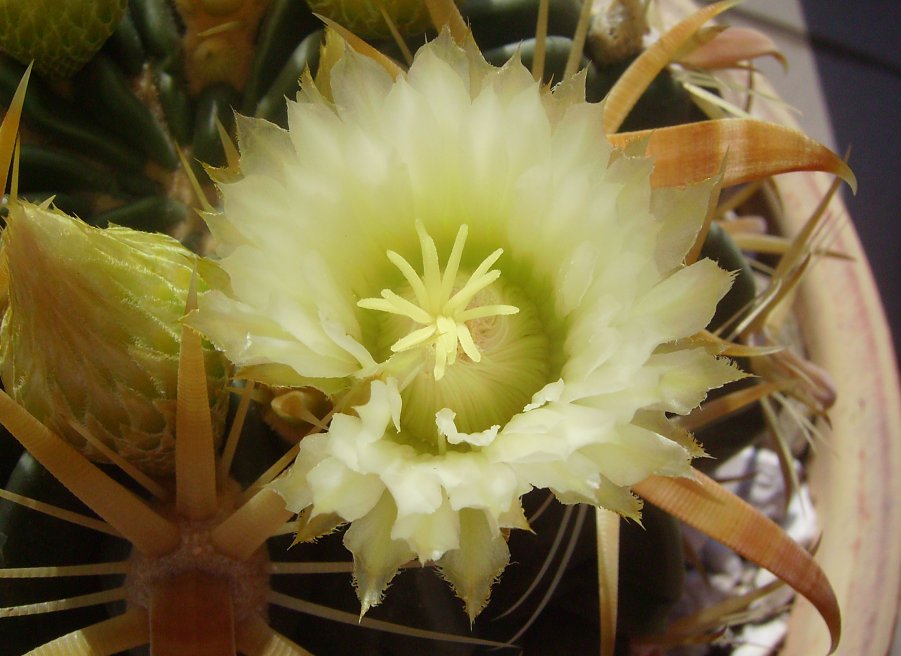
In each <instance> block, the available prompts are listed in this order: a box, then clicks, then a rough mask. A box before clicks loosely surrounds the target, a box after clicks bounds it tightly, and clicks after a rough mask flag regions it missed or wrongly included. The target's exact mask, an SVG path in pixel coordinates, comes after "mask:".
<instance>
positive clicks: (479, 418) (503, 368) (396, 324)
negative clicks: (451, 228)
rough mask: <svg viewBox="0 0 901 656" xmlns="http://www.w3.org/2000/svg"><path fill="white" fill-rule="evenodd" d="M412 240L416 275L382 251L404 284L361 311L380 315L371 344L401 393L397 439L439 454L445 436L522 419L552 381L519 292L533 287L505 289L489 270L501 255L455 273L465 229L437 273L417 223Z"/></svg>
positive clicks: (526, 299)
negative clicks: (418, 265) (418, 257)
mask: <svg viewBox="0 0 901 656" xmlns="http://www.w3.org/2000/svg"><path fill="white" fill-rule="evenodd" d="M416 232H417V235H418V236H419V245H420V250H421V253H422V275H419V273H417V271H416V270H415V269H414V268H413V266H412V265H411V264H410V263H409V262H408V261H407V260H406V259H404V258H403V257H402V256H400V255H399V254H397V253H395V252H394V251H388V259H389V260H390V261H391V262H392V263H393V264H394V265H395V266H396V267H397V268H398V270H399V271H400V272H401V274H402V275H403V279H404V281H405V283H403V284H402V285H401V286H399V287H397V288H395V290H390V289H384V290H382V292H381V297H380V298H365V299H362V300H361V301H359V302H358V305H359V306H360V307H362V308H366V309H370V310H378V311H379V313H380V316H381V317H382V319H381V321H380V322H379V324H378V333H377V335H373V346H374V347H375V352H378V353H381V354H383V356H388V357H387V360H386V361H385V363H384V369H383V373H384V374H385V375H390V376H393V377H395V378H397V380H398V383H399V385H400V389H401V398H402V411H401V421H400V425H401V434H400V435H398V439H399V440H400V441H403V442H407V443H412V444H418V445H421V446H422V445H424V446H425V447H426V448H427V449H428V450H430V451H433V452H435V453H443V452H444V450H445V447H446V446H447V445H446V444H445V437H446V434H447V432H448V431H449V430H450V428H453V430H454V431H459V432H460V433H467V434H469V433H477V432H482V431H486V430H491V429H494V430H495V431H496V430H497V427H499V426H502V425H503V424H505V423H506V422H507V421H509V419H510V418H511V417H512V416H513V415H515V414H516V413H518V412H521V411H522V409H523V407H524V406H525V405H526V404H527V403H529V401H530V400H531V398H532V395H533V394H534V393H535V392H536V391H538V390H539V389H541V388H542V387H543V386H544V385H545V384H547V383H548V382H549V381H548V377H549V371H550V357H549V344H550V341H549V340H548V337H547V335H546V334H545V330H544V326H543V324H542V321H541V320H540V316H539V312H538V310H537V308H536V307H535V304H534V303H533V301H532V299H531V298H530V296H529V294H528V293H526V291H527V288H529V287H530V286H528V285H527V287H526V288H520V287H518V286H516V285H515V284H511V281H509V280H505V279H504V278H501V272H500V271H499V270H497V269H493V268H492V267H493V266H494V265H495V263H496V262H497V261H498V259H499V258H500V257H501V255H502V253H503V251H502V249H497V250H495V251H494V252H492V253H491V254H490V255H488V257H486V258H484V259H483V260H482V261H481V262H480V263H478V265H477V266H475V268H470V266H466V265H464V266H463V267H461V262H467V259H466V258H465V257H464V256H463V249H464V246H465V245H466V238H467V235H468V227H467V226H465V225H463V226H461V227H460V229H459V230H458V232H457V235H456V238H455V240H454V243H453V247H452V248H451V252H450V255H449V256H448V258H447V263H446V265H445V266H444V269H443V271H442V269H441V266H440V265H439V256H438V249H437V248H436V246H435V242H434V240H433V239H432V238H431V236H429V234H428V233H427V232H426V230H425V227H424V226H423V225H422V224H421V223H419V222H417V224H416ZM472 259H473V258H471V259H470V261H469V263H468V264H471V263H472ZM470 271H471V273H470ZM389 345H390V346H389ZM448 410H449V411H450V412H448ZM442 411H443V412H442ZM439 415H440V416H439ZM449 417H453V419H448V418H449ZM442 422H443V423H442ZM448 422H452V423H453V426H450V424H449V423H448ZM439 425H440V426H441V428H439ZM463 441H464V442H466V443H467V444H465V445H463V446H461V447H459V448H462V449H469V448H474V447H472V444H473V441H472V440H463ZM454 444H456V442H454Z"/></svg>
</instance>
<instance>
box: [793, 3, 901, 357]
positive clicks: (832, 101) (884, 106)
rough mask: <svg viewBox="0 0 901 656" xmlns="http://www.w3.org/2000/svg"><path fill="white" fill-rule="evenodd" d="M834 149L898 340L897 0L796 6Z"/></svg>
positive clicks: (900, 140)
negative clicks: (844, 154) (852, 189)
mask: <svg viewBox="0 0 901 656" xmlns="http://www.w3.org/2000/svg"><path fill="white" fill-rule="evenodd" d="M801 5H802V7H803V10H804V19H805V21H806V23H807V29H808V42H809V43H810V46H811V48H812V50H813V53H814V57H815V59H816V66H817V71H818V73H819V77H820V84H821V87H822V90H823V94H824V95H825V98H826V104H827V108H828V111H829V116H830V118H831V121H832V129H833V133H834V134H835V142H836V144H837V145H838V148H839V149H840V151H841V150H843V149H844V148H846V147H848V146H851V148H852V151H851V166H852V168H853V169H854V172H855V173H856V174H857V179H858V181H859V182H860V188H859V191H858V193H857V196H851V194H850V193H848V192H847V190H845V202H846V203H847V206H848V210H849V211H850V213H851V217H852V219H853V221H854V225H855V227H856V228H857V231H858V233H859V234H860V238H861V240H862V241H863V245H864V248H865V249H866V251H867V254H868V256H869V259H870V264H871V266H872V268H873V273H874V275H875V277H876V282H877V284H878V285H879V289H880V292H881V293H882V300H883V304H884V306H885V310H886V314H887V315H888V318H889V322H890V324H891V326H892V330H893V333H894V340H895V351H896V355H897V353H898V352H899V343H901V342H899V337H901V324H899V321H901V275H899V262H901V254H899V249H901V243H899V238H898V235H899V234H901V230H899V227H898V224H899V222H901V136H899V125H901V1H899V0H861V1H858V2H845V1H839V0H801Z"/></svg>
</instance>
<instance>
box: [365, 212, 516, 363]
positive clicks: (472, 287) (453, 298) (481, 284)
mask: <svg viewBox="0 0 901 656" xmlns="http://www.w3.org/2000/svg"><path fill="white" fill-rule="evenodd" d="M416 233H417V235H418V236H419V247H420V250H421V252H422V275H420V274H418V273H417V272H416V270H415V269H414V268H413V266H412V265H411V264H410V263H409V262H408V261H407V260H406V259H404V257H403V256H401V255H399V254H398V253H396V252H394V251H388V260H389V261H390V262H391V263H392V264H394V266H396V267H397V268H398V270H399V271H400V272H401V274H402V275H403V277H404V279H405V280H406V281H407V283H408V284H409V285H410V289H411V290H412V292H413V297H414V299H415V302H414V301H411V300H409V299H407V298H404V297H403V296H400V295H399V294H397V293H396V292H394V291H392V290H390V289H383V290H382V292H381V298H364V299H361V300H360V301H359V302H358V303H357V305H358V306H359V307H362V308H365V309H367V310H378V311H380V312H387V313H389V314H396V315H400V316H403V317H407V318H408V319H410V320H411V321H413V322H414V323H416V324H419V325H421V326H422V328H416V329H415V330H412V331H411V332H409V333H408V334H406V335H405V336H403V337H401V338H400V339H398V340H397V341H396V342H394V344H393V345H392V346H391V351H392V352H394V353H401V352H404V351H409V350H412V349H417V348H429V347H430V348H432V349H434V353H435V364H434V369H433V375H434V377H435V380H440V379H441V378H442V377H443V376H444V373H445V371H446V370H447V367H448V366H449V365H452V364H454V362H456V361H457V351H458V350H462V351H463V353H464V354H466V356H467V357H468V358H469V359H470V360H472V361H473V362H479V361H480V360H481V359H482V354H481V353H480V351H479V348H478V346H477V345H476V342H475V340H474V339H473V337H472V333H471V332H470V330H469V327H468V326H467V325H466V322H467V321H471V320H474V319H481V318H485V317H495V316H500V315H510V314H516V313H517V312H519V308H517V307H515V306H513V305H481V306H478V307H475V308H468V306H469V304H470V303H472V301H473V299H474V298H475V296H476V294H478V293H479V292H481V291H482V290H483V289H485V288H486V287H488V286H489V285H490V284H491V283H493V282H494V281H496V280H497V279H498V278H500V275H501V272H500V271H498V270H497V269H492V268H491V267H492V266H494V263H495V262H497V260H498V259H499V258H500V256H501V255H502V254H503V250H502V249H500V248H499V249H497V250H496V251H494V252H493V253H491V255H489V256H488V257H486V258H485V259H484V260H483V261H482V263H481V264H479V266H478V267H476V269H475V271H473V273H472V274H471V275H470V276H469V278H468V279H467V280H466V282H465V284H464V285H463V286H462V287H461V288H460V289H458V290H456V291H455V290H454V287H455V285H456V284H457V282H458V281H457V278H458V276H459V273H460V261H461V259H462V256H463V247H464V246H465V245H466V237H467V235H468V234H469V228H468V227H467V226H466V225H461V226H460V229H459V230H458V231H457V236H456V238H455V239H454V245H453V247H452V248H451V252H450V255H449V256H448V258H447V263H446V265H445V267H444V272H443V273H442V271H441V266H440V264H439V262H438V249H437V247H436V246H435V240H434V239H432V237H431V236H430V235H429V234H428V232H426V229H425V226H424V225H423V224H422V222H420V221H417V222H416Z"/></svg>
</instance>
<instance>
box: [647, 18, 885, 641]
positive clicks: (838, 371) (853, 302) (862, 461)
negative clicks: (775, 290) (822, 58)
mask: <svg viewBox="0 0 901 656" xmlns="http://www.w3.org/2000/svg"><path fill="white" fill-rule="evenodd" d="M661 4H662V5H664V6H663V11H664V12H665V15H666V16H667V17H669V19H670V20H669V22H670V23H672V22H673V21H674V20H678V17H679V16H686V15H688V14H689V13H690V12H691V11H693V10H694V9H695V8H696V5H695V4H694V3H692V2H690V1H689V0H667V1H666V2H663V3H661ZM724 20H725V21H726V22H728V14H726V16H725V19H724ZM755 84H756V86H757V88H759V89H761V90H762V91H764V92H769V93H773V94H774V95H775V92H774V91H773V90H772V88H771V87H770V85H769V84H768V83H767V81H766V80H763V79H760V78H758V80H757V81H756V83H755ZM754 114H756V115H757V116H759V117H760V118H762V119H765V120H769V121H773V122H775V123H779V124H782V125H791V126H794V127H801V128H802V127H803V126H801V125H799V124H798V121H797V119H796V117H795V115H793V114H791V113H789V112H788V111H786V110H785V109H784V108H782V107H779V106H777V105H775V104H773V103H766V102H757V103H756V107H755V111H754ZM850 163H851V166H852V168H853V165H854V161H853V158H852V160H851V162H850ZM831 183H832V177H831V176H829V175H825V174H819V173H792V174H786V175H782V176H777V177H776V178H775V185H776V188H777V190H778V195H779V196H780V197H781V204H782V211H781V212H780V213H779V215H780V216H779V222H780V226H779V227H780V230H781V232H782V233H783V234H786V235H794V234H797V232H799V231H800V229H801V226H802V225H803V224H804V222H805V221H806V220H807V218H808V217H809V216H810V214H811V213H812V211H813V209H814V208H815V207H816V205H817V203H818V202H819V201H820V199H821V198H822V197H823V195H824V194H825V193H826V190H827V189H828V188H829V185H830V184H831ZM861 188H862V189H863V191H862V192H861V193H873V191H872V190H868V188H867V185H866V180H862V181H861ZM828 211H829V212H830V213H832V214H834V215H835V220H836V224H837V225H838V226H839V230H838V231H837V232H836V239H835V241H834V243H833V244H832V247H833V248H835V249H836V250H839V251H841V252H843V253H846V254H847V255H849V256H850V257H851V258H853V261H845V260H837V259H824V260H822V261H821V262H819V263H818V264H817V265H816V266H814V267H812V268H811V270H810V271H809V272H808V273H807V276H806V279H805V280H804V282H803V284H802V286H801V289H800V293H799V294H798V296H797V298H796V300H795V312H796V315H797V319H798V323H799V325H800V327H801V332H802V337H803V340H804V345H805V347H806V350H807V353H808V355H809V357H810V359H811V360H813V361H814V362H815V363H817V364H819V365H820V366H822V367H823V368H825V369H826V370H827V371H829V372H830V373H831V374H832V376H833V378H834V381H835V384H836V387H837V390H838V400H837V403H836V404H835V406H834V408H833V409H832V410H831V411H830V413H829V416H830V419H831V424H832V426H831V430H830V429H827V427H823V428H824V430H825V431H826V435H827V444H824V445H821V446H820V448H819V449H818V450H817V453H816V454H815V455H814V457H813V458H812V460H811V462H810V463H809V475H810V484H811V492H812V496H813V498H814V502H815V504H816V508H817V513H818V517H819V521H820V525H821V529H822V532H823V538H822V543H821V545H820V548H819V551H818V552H817V560H818V561H819V562H820V564H821V565H822V567H823V569H824V570H825V571H826V573H827V575H828V576H829V580H830V581H831V582H832V585H833V587H834V588H835V592H836V595H837V596H838V600H839V604H840V606H841V609H842V618H843V632H842V640H841V644H840V646H839V649H838V652H836V653H838V654H843V655H846V656H884V655H885V654H886V653H888V651H889V648H890V646H891V641H892V635H893V632H894V628H895V623H896V619H897V618H898V608H899V590H901V512H899V511H898V507H897V505H896V503H897V500H898V499H899V498H901V475H898V472H901V392H899V381H898V370H897V367H896V362H897V361H896V359H895V353H894V348H893V345H892V340H891V333H890V330H889V327H888V323H887V321H886V317H885V312H884V310H883V308H882V305H881V303H880V300H879V294H878V291H877V289H876V284H875V282H874V280H873V273H872V271H871V270H870V266H869V264H868V263H867V259H866V255H865V253H864V251H863V248H862V246H861V243H860V240H859V239H858V237H857V233H856V232H855V230H854V226H853V224H852V222H851V218H850V216H849V215H848V212H847V209H846V208H845V206H844V204H843V203H842V202H841V200H840V199H839V198H835V199H834V200H833V201H832V203H831V205H830V207H829V210H828ZM828 649H829V641H828V633H827V632H826V630H825V626H824V624H823V622H822V620H821V619H820V618H819V616H818V615H817V613H816V611H815V610H814V609H813V607H812V606H810V604H808V603H807V602H806V601H805V600H803V599H801V600H799V601H798V602H797V603H796V604H795V607H794V609H793V611H792V615H791V621H790V627H789V638H788V641H787V644H786V646H785V648H784V650H783V652H782V653H783V654H785V655H791V656H811V655H815V654H825V653H827V651H828Z"/></svg>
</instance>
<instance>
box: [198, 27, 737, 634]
mask: <svg viewBox="0 0 901 656" xmlns="http://www.w3.org/2000/svg"><path fill="white" fill-rule="evenodd" d="M582 82H583V80H582V78H579V77H577V78H575V79H573V80H569V81H566V82H565V83H564V84H562V85H559V86H558V87H557V88H556V89H555V90H554V91H553V92H552V93H551V92H549V91H548V90H547V89H543V88H542V87H541V86H539V85H538V84H537V83H536V82H535V81H534V80H533V79H532V77H531V75H530V74H529V72H528V71H527V70H526V69H525V67H523V66H522V64H521V63H519V62H518V61H516V60H513V61H511V62H509V63H508V64H507V65H506V66H504V67H502V68H496V67H494V66H491V65H489V64H487V63H486V62H485V61H484V60H483V58H482V57H481V55H480V54H479V52H478V50H477V49H476V47H475V46H474V45H473V44H469V45H468V46H467V47H466V48H460V47H458V46H457V45H456V44H454V43H453V41H452V40H451V39H450V38H449V37H448V36H447V35H446V34H445V35H442V36H441V37H439V38H438V39H437V40H435V41H433V42H431V43H429V44H427V45H425V46H424V47H422V48H421V49H420V50H419V52H418V53H417V55H416V58H415V61H414V63H413V64H412V66H411V67H410V69H409V71H408V72H406V73H405V74H401V75H399V76H398V77H397V78H396V79H392V77H391V76H390V75H389V74H388V73H386V72H385V71H384V70H383V69H382V68H380V67H379V66H378V65H377V64H375V63H373V62H372V61H370V60H369V59H366V58H365V57H363V56H361V55H358V54H355V53H354V52H353V51H351V50H350V49H349V48H348V49H347V53H346V54H345V55H344V56H343V58H342V59H341V60H340V61H339V62H338V64H337V65H336V66H335V67H334V68H333V69H332V70H331V73H330V84H331V98H332V99H333V100H327V99H326V98H325V97H323V96H322V95H320V93H319V91H318V90H317V89H316V87H315V86H314V85H313V84H312V81H311V80H310V79H309V77H307V78H306V79H305V81H304V83H303V84H302V90H301V92H300V94H299V96H298V100H297V102H291V103H289V109H288V114H289V124H290V129H289V130H288V131H284V130H281V129H280V128H277V127H276V126H274V125H271V124H269V123H266V122H264V121H261V120H254V119H239V121H238V124H239V144H240V147H241V151H242V155H241V174H242V177H241V179H239V180H237V181H232V182H226V183H223V184H221V185H220V187H221V193H222V199H223V203H224V210H223V211H222V213H221V214H216V215H213V216H211V217H210V218H209V224H210V227H211V229H212V231H213V233H214V236H215V237H216V239H217V241H218V249H219V250H218V254H219V255H220V256H221V266H222V268H223V269H224V270H225V271H226V272H227V273H228V274H229V275H230V277H231V288H230V289H227V290H226V289H221V290H216V291H213V292H211V293H209V294H207V295H206V296H205V297H203V298H202V299H201V301H200V311H199V313H198V314H197V315H196V316H195V317H193V325H195V326H197V327H198V328H199V329H201V330H202V331H203V332H204V333H205V334H207V335H208V336H209V337H210V338H211V339H212V340H213V341H214V342H215V343H217V344H218V345H219V346H220V347H222V348H223V349H224V350H225V351H226V353H227V354H228V355H229V357H231V358H232V359H233V360H234V361H235V362H236V364H238V365H239V366H240V367H242V369H243V371H244V375H246V376H247V377H251V378H255V379H257V380H260V381H263V382H266V383H269V384H273V385H282V386H285V385H287V386H291V385H295V386H299V385H312V386H315V387H318V388H319V389H321V390H323V391H325V392H326V393H328V394H330V395H332V398H333V400H334V403H335V408H336V412H335V414H334V416H333V418H332V420H331V423H330V425H329V427H328V430H327V432H324V433H322V434H320V435H316V436H311V437H307V438H305V439H304V440H303V441H302V442H301V447H300V455H299V456H298V458H297V461H296V463H295V464H294V466H293V468H292V469H291V470H290V471H289V472H287V473H286V474H285V475H284V476H282V477H281V478H280V479H279V480H277V481H276V482H275V483H274V484H273V485H274V488H275V489H276V490H277V491H278V492H279V493H280V494H282V495H283V497H284V498H285V499H286V501H287V503H288V506H289V508H291V509H293V510H295V511H300V510H302V509H304V508H306V507H308V506H312V512H313V513H314V514H322V513H334V514H336V515H337V516H338V518H339V519H340V520H341V521H343V522H350V524H351V526H350V528H349V529H348V531H347V533H346V534H345V543H346V544H347V546H348V547H349V549H350V550H351V551H352V552H353V554H354V559H355V568H356V572H355V576H356V580H357V585H358V592H359V595H360V599H361V602H362V604H363V609H364V611H365V610H366V609H367V608H368V607H369V606H371V605H373V604H375V603H377V602H378V600H379V599H380V597H381V594H382V592H383V590H384V588H385V586H386V585H387V584H388V582H389V581H390V579H391V578H392V576H393V575H394V574H395V572H396V571H397V568H398V567H399V566H400V565H401V564H402V563H404V562H406V561H407V560H409V559H411V558H414V557H415V558H418V559H420V560H421V561H423V562H426V561H433V562H435V563H436V564H437V566H438V567H439V568H440V569H441V570H442V572H443V574H444V575H445V576H446V578H447V579H448V580H449V581H450V582H451V583H452V584H453V586H454V587H455V589H456V591H457V593H458V594H459V595H460V596H461V597H462V598H463V600H464V601H465V603H466V606H467V611H468V612H469V614H470V616H471V617H474V616H475V615H476V614H477V613H478V612H479V611H480V610H481V608H482V607H483V606H484V604H485V603H486V601H487V598H488V593H489V589H490V586H491V583H492V582H493V580H494V579H495V578H496V577H497V576H498V574H499V573H500V572H501V571H502V570H503V568H504V566H505V565H506V563H507V561H508V558H509V554H508V552H507V547H506V543H505V540H504V537H503V535H504V534H503V532H502V529H508V528H524V527H527V523H526V521H525V518H524V516H523V512H522V508H521V505H520V498H521V496H522V495H523V494H524V493H525V492H527V491H528V490H530V489H532V488H535V487H538V488H549V489H550V490H552V491H553V492H554V493H555V494H556V495H557V497H558V498H559V499H560V500H561V501H562V502H564V503H582V502H584V503H590V504H594V505H597V506H601V507H603V508H607V509H609V510H612V511H615V512H617V513H620V514H622V515H624V516H626V517H631V518H638V517H639V516H640V507H641V506H640V500H639V499H637V498H636V497H635V496H634V495H633V494H632V493H631V492H630V486H631V485H634V484H637V483H638V482H640V481H642V480H644V479H645V478H646V477H648V476H650V475H654V474H656V475H664V476H687V475H690V472H691V469H690V461H691V459H692V457H694V456H696V455H698V454H699V453H700V450H699V449H698V447H697V446H696V445H695V444H694V442H693V441H692V440H691V439H690V437H688V436H687V435H685V434H682V433H680V432H679V431H678V430H676V429H675V428H673V427H672V426H670V425H669V424H668V422H667V420H666V418H665V413H677V414H685V413H687V412H689V411H690V410H691V409H693V408H694V407H696V406H697V405H698V404H699V403H700V402H701V401H702V400H703V398H704V397H705V395H706V393H707V391H708V390H709V389H711V388H714V387H718V386H720V385H722V384H724V383H726V382H729V381H732V380H735V379H736V378H739V377H741V376H742V374H741V372H739V371H738V370H737V369H735V368H734V367H733V366H732V365H731V364H730V363H729V362H728V361H725V360H722V359H718V358H716V357H715V356H713V355H711V354H710V353H709V352H708V351H707V350H705V349H704V348H702V347H700V346H698V345H697V344H696V343H694V342H692V341H691V340H688V339H687V338H689V337H691V336H692V335H694V334H695V333H697V332H698V331H700V330H702V329H703V328H704V327H705V325H706V324H707V323H708V321H709V320H710V318H711V317H712V316H713V312H714V309H715V307H716V304H717V302H718V301H719V299H720V298H721V297H722V296H723V295H724V294H725V293H726V291H727V290H728V289H729V286H730V284H731V277H730V274H729V273H727V272H725V271H723V270H721V269H719V268H718V267H717V266H716V265H715V264H714V263H713V262H711V261H709V260H702V261H699V262H696V263H694V264H691V265H690V266H685V265H684V264H683V259H684V257H685V255H686V253H687V251H688V249H689V248H690V246H691V244H692V243H693V241H694V240H695V238H696V236H697V234H698V231H699V229H700V226H701V224H702V222H703V220H704V217H705V214H706V211H707V207H708V203H709V200H710V194H711V192H712V189H713V186H714V185H713V183H712V182H711V183H706V184H702V185H697V186H694V187H689V188H685V189H682V190H652V189H651V186H650V182H649V178H650V173H651V170H652V167H653V162H652V161H650V160H648V159H646V158H641V157H632V156H630V155H629V154H628V153H624V152H618V151H614V150H613V149H612V148H611V146H610V145H609V143H608V141H607V139H606V137H605V135H604V133H603V128H602V125H603V123H602V120H601V108H600V107H599V106H598V105H592V104H588V103H586V102H585V101H584V94H583V93H582V89H583V87H584V85H583V84H582Z"/></svg>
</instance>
